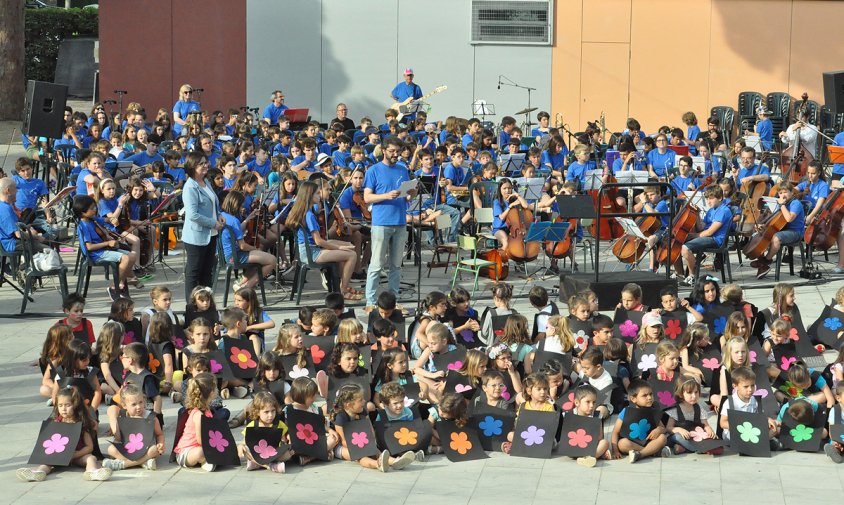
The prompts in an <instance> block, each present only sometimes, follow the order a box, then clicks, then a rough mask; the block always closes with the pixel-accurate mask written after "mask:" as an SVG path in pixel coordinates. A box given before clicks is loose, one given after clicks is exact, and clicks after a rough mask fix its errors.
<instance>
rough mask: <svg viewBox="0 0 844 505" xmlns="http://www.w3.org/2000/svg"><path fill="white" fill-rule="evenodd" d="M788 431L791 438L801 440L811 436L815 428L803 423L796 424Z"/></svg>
mask: <svg viewBox="0 0 844 505" xmlns="http://www.w3.org/2000/svg"><path fill="white" fill-rule="evenodd" d="M789 433H791V438H793V439H794V441H795V442H803V441H805V440H809V439H811V438H812V435H813V434H814V433H815V429H814V428H812V427H809V426H806V425H805V424H798V425H797V426H796V427H794V428H792V429H791V431H789Z"/></svg>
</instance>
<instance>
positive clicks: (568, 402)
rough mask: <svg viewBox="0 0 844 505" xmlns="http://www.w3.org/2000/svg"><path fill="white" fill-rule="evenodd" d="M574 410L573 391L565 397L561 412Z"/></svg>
mask: <svg viewBox="0 0 844 505" xmlns="http://www.w3.org/2000/svg"><path fill="white" fill-rule="evenodd" d="M573 408H574V391H572V392H570V393H569V394H568V396H566V401H565V403H563V410H571V409H573Z"/></svg>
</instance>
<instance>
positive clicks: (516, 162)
mask: <svg viewBox="0 0 844 505" xmlns="http://www.w3.org/2000/svg"><path fill="white" fill-rule="evenodd" d="M525 156H526V155H525V154H524V153H517V154H502V155H501V156H500V157H499V159H500V160H501V171H502V172H503V173H504V174H505V175H507V174H510V173H511V172H521V171H522V166H523V165H524V164H525ZM507 176H508V177H512V176H510V175H507Z"/></svg>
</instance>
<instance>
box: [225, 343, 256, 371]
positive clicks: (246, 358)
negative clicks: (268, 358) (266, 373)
mask: <svg viewBox="0 0 844 505" xmlns="http://www.w3.org/2000/svg"><path fill="white" fill-rule="evenodd" d="M231 352H232V354H231V361H232V363H234V364H235V365H237V367H238V368H240V369H241V370H248V369H250V368H255V367H256V366H258V363H255V360H254V359H252V353H251V352H249V351H247V350H246V349H238V348H237V347H234V346H232V351H231Z"/></svg>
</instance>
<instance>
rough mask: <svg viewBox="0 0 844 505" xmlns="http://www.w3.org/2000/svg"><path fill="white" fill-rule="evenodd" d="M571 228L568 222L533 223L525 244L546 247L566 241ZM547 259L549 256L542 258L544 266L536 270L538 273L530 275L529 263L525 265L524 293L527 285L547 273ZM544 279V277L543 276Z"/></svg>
mask: <svg viewBox="0 0 844 505" xmlns="http://www.w3.org/2000/svg"><path fill="white" fill-rule="evenodd" d="M569 226H571V225H570V224H569V223H568V222H567V221H564V222H559V223H552V222H551V221H541V222H538V223H533V224H531V225H530V228H528V231H527V235H525V238H524V242H525V243H528V242H540V243H541V244H543V245H545V244H546V243H548V242H559V241H561V240H565V239H566V234H567V233H568V230H569ZM546 259H547V255H545V257H543V258H542V266H540V267H539V268H537V269H536V271H534V272H531V273H528V272H527V263H525V274H526V275H527V278H526V279H525V285H524V286H522V291H524V288H525V287H527V283H528V282H530V281H531V280H532V279H533V278H534V277H535V276H536V275H537V274H539V272H543V273H545V272H547V271H548V267H547V266H545V260H546ZM543 278H544V275H543Z"/></svg>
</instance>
